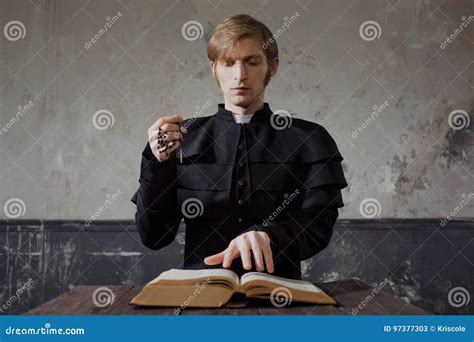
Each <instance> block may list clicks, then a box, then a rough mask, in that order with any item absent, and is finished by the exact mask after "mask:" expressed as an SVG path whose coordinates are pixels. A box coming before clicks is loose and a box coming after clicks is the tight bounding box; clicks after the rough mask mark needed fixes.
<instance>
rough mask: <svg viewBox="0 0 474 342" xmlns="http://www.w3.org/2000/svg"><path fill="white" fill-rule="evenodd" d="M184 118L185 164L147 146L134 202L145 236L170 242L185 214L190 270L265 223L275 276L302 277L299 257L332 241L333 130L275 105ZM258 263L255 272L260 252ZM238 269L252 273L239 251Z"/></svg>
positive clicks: (337, 163)
mask: <svg viewBox="0 0 474 342" xmlns="http://www.w3.org/2000/svg"><path fill="white" fill-rule="evenodd" d="M282 123H283V125H282ZM182 125H183V126H185V127H187V129H188V133H187V134H185V135H184V142H183V146H182V152H183V154H182V162H181V161H180V158H179V150H178V151H177V152H178V153H176V157H174V153H173V156H172V157H171V158H170V159H169V160H167V161H164V162H159V161H158V160H157V159H156V158H155V157H154V155H153V154H152V152H151V149H150V146H149V144H148V143H147V144H146V147H145V149H144V151H143V153H142V162H141V174H140V187H139V189H138V190H137V192H136V193H135V195H134V196H133V198H132V202H133V203H135V204H136V205H137V212H136V215H135V219H136V224H137V227H138V231H139V233H140V237H141V239H142V242H143V244H144V245H145V246H147V247H149V248H151V249H154V250H156V249H161V248H163V247H165V246H167V245H169V244H170V243H171V242H172V241H173V240H174V238H175V236H176V233H177V230H178V226H179V223H180V221H181V219H182V218H184V222H185V225H186V241H185V251H184V264H183V268H185V269H201V268H217V267H222V265H217V266H208V265H206V264H204V261H203V260H204V258H205V257H207V256H210V255H213V254H215V253H218V252H221V251H223V250H224V249H226V248H227V246H228V245H229V243H230V242H231V240H232V239H234V238H235V237H237V236H238V235H240V234H242V233H244V232H246V231H250V230H257V231H265V232H267V234H268V235H269V237H270V240H271V248H272V253H273V260H274V266H275V267H274V269H275V270H274V273H273V274H274V275H277V276H282V277H287V278H294V279H301V268H300V261H302V260H305V259H308V258H310V257H312V256H313V255H315V254H316V253H318V252H320V251H321V250H323V249H324V248H325V247H326V246H327V245H328V243H329V241H330V239H331V236H332V232H333V226H334V223H335V221H336V219H337V217H338V215H339V213H338V208H340V207H343V206H344V203H343V200H342V196H341V189H342V188H344V187H346V186H347V183H346V180H345V178H344V173H343V170H342V167H341V161H342V159H343V158H342V156H341V154H340V153H339V151H338V148H337V145H336V143H335V142H334V140H333V139H332V137H331V136H330V135H329V133H328V132H327V130H326V129H325V128H324V127H322V126H320V125H318V124H316V123H313V122H310V121H306V120H301V119H295V118H291V123H290V121H289V117H285V116H279V115H276V114H273V113H272V110H271V109H270V107H269V105H268V103H265V104H264V107H263V108H262V109H260V110H258V111H257V112H255V114H254V115H253V117H252V118H251V121H250V123H248V124H239V123H236V122H235V121H234V118H233V116H232V112H231V111H229V110H226V109H225V108H224V104H219V105H218V110H217V113H216V114H214V115H212V116H208V117H197V118H190V119H186V120H184V121H183V123H182ZM288 126H289V127H288ZM252 259H253V258H252ZM252 267H253V268H252V270H251V271H256V268H255V263H254V260H252ZM231 269H232V270H233V271H235V272H236V273H237V274H239V276H240V275H242V274H243V273H245V272H248V271H246V270H244V268H243V267H242V261H241V259H240V257H239V258H237V259H234V261H233V262H232V266H231ZM265 272H266V270H265Z"/></svg>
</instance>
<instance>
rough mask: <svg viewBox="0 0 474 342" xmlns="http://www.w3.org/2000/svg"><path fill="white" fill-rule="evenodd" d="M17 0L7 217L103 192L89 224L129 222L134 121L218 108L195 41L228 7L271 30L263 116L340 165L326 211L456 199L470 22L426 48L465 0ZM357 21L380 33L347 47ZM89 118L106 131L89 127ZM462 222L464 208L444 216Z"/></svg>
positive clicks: (4, 83)
mask: <svg viewBox="0 0 474 342" xmlns="http://www.w3.org/2000/svg"><path fill="white" fill-rule="evenodd" d="M33 3H36V2H30V1H28V0H23V1H6V0H1V1H0V6H1V7H0V20H1V23H2V27H4V25H5V24H6V23H8V22H10V21H12V20H19V21H21V22H22V23H23V24H24V26H25V30H26V34H25V37H24V38H23V39H19V40H15V41H9V40H7V39H6V37H4V36H2V37H1V40H0V44H1V45H0V125H1V126H2V127H4V126H6V125H7V124H8V123H9V122H10V120H11V119H12V118H14V117H16V116H17V112H18V106H22V108H23V110H25V107H26V108H28V107H31V108H29V109H28V110H26V113H24V114H23V115H21V116H20V117H19V120H18V121H17V122H16V123H15V124H13V126H12V127H10V128H9V129H8V130H7V132H6V133H4V134H2V135H0V141H1V145H0V160H1V161H2V162H1V167H0V175H1V178H0V186H1V189H2V191H1V192H0V203H2V204H3V203H5V202H6V201H7V200H9V199H11V198H19V199H21V200H22V201H23V202H24V207H25V212H24V216H22V218H34V219H37V218H42V219H82V218H87V217H90V216H91V215H93V213H94V212H95V211H96V210H97V209H98V208H100V206H101V205H103V204H104V201H105V200H106V198H107V196H108V195H112V194H114V193H116V192H117V191H118V190H120V191H121V194H120V196H119V198H118V199H117V200H116V201H114V203H113V205H112V206H111V207H110V208H109V209H108V210H107V211H106V212H104V213H103V214H102V215H101V217H100V218H101V219H130V218H132V217H133V213H134V207H133V205H132V203H131V202H130V197H131V195H132V194H133V192H134V191H135V190H136V188H137V186H138V182H137V178H138V169H139V160H140V152H141V150H142V149H143V147H144V144H145V142H146V136H147V134H146V131H147V128H148V127H149V126H150V125H151V123H152V122H154V121H155V120H156V119H157V118H159V117H160V116H163V115H170V114H174V113H182V114H183V115H184V116H185V117H191V116H192V115H194V113H195V112H196V111H198V112H199V114H202V115H212V114H213V113H214V112H215V109H216V104H217V103H218V102H222V100H223V99H222V95H221V94H220V92H219V89H218V88H217V85H216V84H215V81H214V80H213V78H212V76H211V74H210V71H209V68H208V65H207V59H206V38H208V36H209V34H210V32H211V30H212V28H213V27H214V25H215V24H216V23H217V22H218V21H219V20H221V19H223V18H225V17H227V16H229V15H232V14H236V13H242V12H243V13H249V14H253V15H254V16H255V17H257V18H258V19H260V20H262V21H264V22H265V23H267V24H268V26H269V27H270V28H271V29H272V30H273V32H275V34H277V32H278V37H277V42H278V44H279V46H280V53H281V66H280V72H279V74H278V75H277V76H276V77H275V78H274V79H273V80H272V82H271V83H270V86H269V88H268V89H267V93H266V100H267V101H269V102H270V104H271V107H272V109H273V110H278V109H285V110H288V111H289V112H290V113H292V114H294V116H295V117H298V118H304V119H308V120H314V121H316V122H318V123H321V124H322V125H324V126H325V127H326V128H327V129H328V130H329V132H330V133H331V134H332V135H333V136H334V138H335V139H336V141H337V143H338V145H339V147H340V150H341V152H342V154H343V156H344V157H345V161H344V167H345V171H346V175H347V179H348V181H349V183H350V186H349V187H348V188H346V189H345V190H344V193H343V195H344V198H345V202H346V206H345V207H344V208H343V209H342V210H341V217H344V218H359V217H361V212H360V210H359V205H360V204H361V202H362V201H363V200H364V199H367V198H374V199H375V200H377V201H378V203H380V206H378V203H377V202H375V201H374V202H375V203H376V205H377V206H378V208H380V215H379V217H397V218H405V217H408V218H420V217H424V218H429V217H442V216H446V215H447V214H448V213H449V212H450V211H451V210H453V209H454V208H456V207H457V206H459V204H460V203H461V201H463V199H465V197H466V196H467V195H468V194H469V193H470V192H472V175H473V172H474V170H473V162H472V151H473V148H472V147H473V145H472V141H473V134H472V127H473V125H472V124H471V125H469V126H468V127H465V128H463V129H459V130H455V129H453V128H451V127H450V126H449V120H448V116H449V114H450V112H452V111H453V110H464V111H465V112H466V113H467V115H468V116H470V117H472V112H473V108H474V92H473V85H474V72H473V67H474V66H473V60H472V44H473V41H474V35H473V30H474V25H473V24H472V23H471V24H469V25H467V27H466V28H463V31H462V32H460V33H458V34H457V35H456V38H455V39H454V41H453V42H452V43H448V44H447V46H446V48H444V49H442V48H441V44H442V42H444V41H445V40H446V38H447V37H448V36H449V35H450V34H453V32H455V30H456V29H459V27H460V25H461V23H462V22H463V20H462V17H463V16H465V17H469V15H472V14H473V2H472V1H470V0H464V1H459V0H457V1H454V0H451V1H416V2H412V1H399V2H398V3H396V4H392V5H390V4H389V3H390V2H386V1H310V2H300V3H298V2H292V1H268V2H258V1H239V2H235V1H232V2H230V1H222V2H217V3H213V2H207V1H130V2H128V1H121V2H119V1H77V0H74V1H72V0H69V1H53V0H47V1H43V2H38V4H37V5H36V6H37V7H35V5H33ZM119 12H120V14H121V15H119V14H118V13H119ZM296 12H298V14H299V15H298V16H296V14H295V13H296ZM114 15H116V17H115V19H114ZM292 16H293V17H292ZM107 17H109V18H108V19H107ZM285 17H286V19H285ZM191 20H196V21H198V22H199V23H200V24H201V25H202V28H203V31H202V33H203V35H202V38H200V39H197V40H194V41H188V40H186V39H184V38H183V37H184V35H183V34H182V30H181V29H182V27H183V24H184V23H186V22H188V21H191ZM368 20H374V21H376V22H377V23H378V24H379V25H380V30H379V31H378V30H377V29H376V30H377V31H378V32H379V33H380V37H379V38H378V39H373V40H369V41H366V40H364V39H362V37H365V38H366V39H371V35H370V32H368V33H367V34H364V33H362V34H361V33H360V32H359V29H360V27H361V24H362V23H364V22H366V21H368ZM466 20H467V19H466ZM108 21H109V22H110V24H111V25H110V28H109V27H108V29H107V32H106V33H105V34H104V35H101V34H100V33H99V31H100V29H101V28H103V27H104V25H106V23H107V22H108ZM285 22H286V23H289V24H288V25H286V26H285V24H284V23H285ZM278 30H280V31H278ZM2 31H3V30H2ZM96 34H99V39H98V40H97V41H96V42H95V43H92V44H91V43H90V41H91V39H92V38H93V37H94V35H96ZM191 37H192V35H191V36H190V39H192V38H191ZM86 45H87V46H86ZM89 45H91V46H89ZM29 101H31V103H32V105H30V106H28V103H29ZM385 101H387V103H388V105H387V106H386V108H384V109H383V110H382V111H381V112H380V113H376V114H373V113H372V112H373V106H374V105H377V106H381V105H383V104H384V103H385ZM99 110H108V111H110V112H111V113H112V116H113V120H114V122H113V126H111V127H109V128H108V129H105V130H99V129H97V128H96V127H95V126H94V125H93V116H94V113H96V112H97V111H99ZM372 119H373V120H372ZM366 120H369V121H370V122H369V124H368V126H367V127H365V129H363V131H362V132H361V133H359V134H358V135H357V136H356V137H353V134H352V133H353V132H354V131H356V130H357V129H358V127H361V128H363V127H362V126H363V125H364V122H365V121H366ZM105 125H107V123H105ZM96 126H97V125H96ZM364 126H365V125H364ZM473 214H474V207H473V206H472V202H471V203H470V205H469V206H468V207H464V208H463V209H462V210H460V211H459V212H458V213H457V215H456V216H457V217H473ZM0 215H2V216H3V217H5V213H4V212H2V213H0Z"/></svg>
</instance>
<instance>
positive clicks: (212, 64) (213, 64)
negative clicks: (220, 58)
mask: <svg viewBox="0 0 474 342" xmlns="http://www.w3.org/2000/svg"><path fill="white" fill-rule="evenodd" d="M209 67H210V68H211V72H212V76H213V77H214V79H216V62H213V61H209Z"/></svg>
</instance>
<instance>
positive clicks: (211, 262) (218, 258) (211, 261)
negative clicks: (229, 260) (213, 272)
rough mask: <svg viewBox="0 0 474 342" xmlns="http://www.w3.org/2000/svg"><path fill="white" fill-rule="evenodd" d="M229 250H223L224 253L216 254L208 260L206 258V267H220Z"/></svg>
mask: <svg viewBox="0 0 474 342" xmlns="http://www.w3.org/2000/svg"><path fill="white" fill-rule="evenodd" d="M226 251H227V249H225V250H223V251H222V252H220V253H217V254H214V255H210V256H208V257H206V258H204V263H205V264H206V265H218V264H222V260H224V255H225V253H226Z"/></svg>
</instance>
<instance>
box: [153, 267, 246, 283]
mask: <svg viewBox="0 0 474 342" xmlns="http://www.w3.org/2000/svg"><path fill="white" fill-rule="evenodd" d="M207 277H219V278H230V279H231V280H232V281H234V282H235V283H236V284H237V285H238V284H239V282H240V281H239V277H238V276H237V274H235V273H234V272H233V271H231V270H227V269H225V268H215V269H204V270H181V269H176V268H172V269H170V270H168V271H166V272H163V273H161V274H160V275H159V276H158V277H156V278H155V279H153V280H152V281H150V282H149V284H153V283H156V282H158V281H160V280H189V279H198V278H207Z"/></svg>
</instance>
